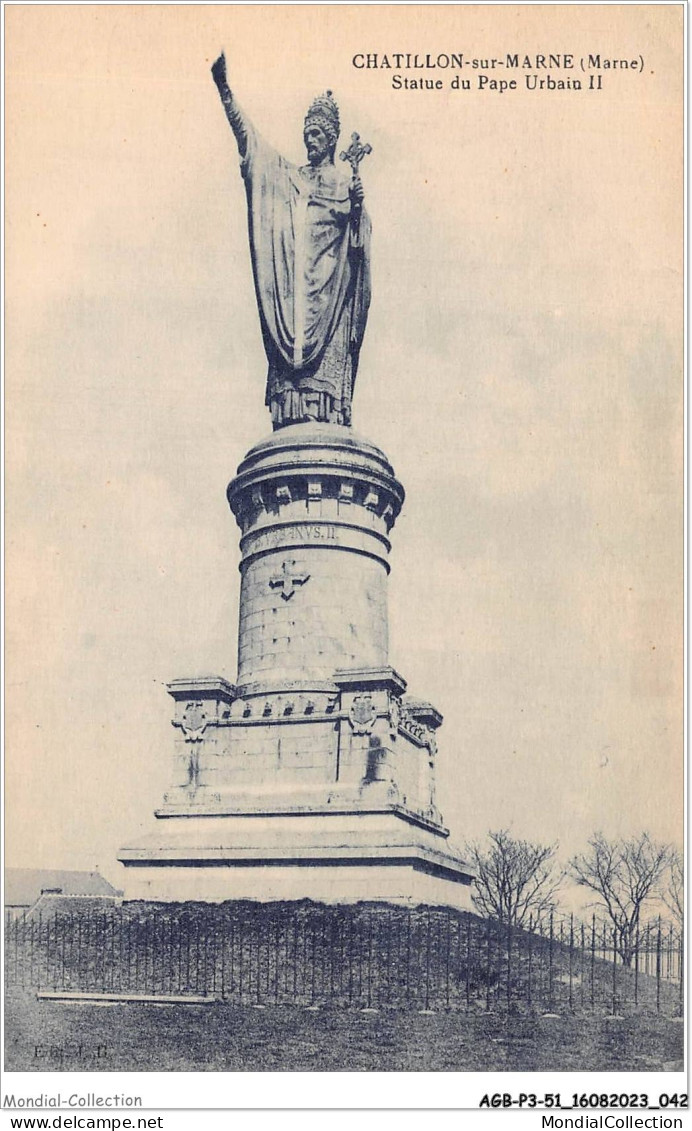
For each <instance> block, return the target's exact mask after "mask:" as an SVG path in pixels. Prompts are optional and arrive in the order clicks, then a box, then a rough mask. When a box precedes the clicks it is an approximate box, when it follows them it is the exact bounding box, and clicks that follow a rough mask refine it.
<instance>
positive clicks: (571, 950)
mask: <svg viewBox="0 0 692 1131" xmlns="http://www.w3.org/2000/svg"><path fill="white" fill-rule="evenodd" d="M573 965H574V913H571V914H570V917H569V1008H570V1010H573V1009H574V994H573V978H574V970H573Z"/></svg>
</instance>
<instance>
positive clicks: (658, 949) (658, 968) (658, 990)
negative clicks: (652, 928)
mask: <svg viewBox="0 0 692 1131" xmlns="http://www.w3.org/2000/svg"><path fill="white" fill-rule="evenodd" d="M660 1008H661V916H660V915H659V917H658V929H657V932H656V1012H657V1013H658V1012H659V1011H660Z"/></svg>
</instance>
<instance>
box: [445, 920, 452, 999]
mask: <svg viewBox="0 0 692 1131" xmlns="http://www.w3.org/2000/svg"><path fill="white" fill-rule="evenodd" d="M451 948H452V924H451V916H450V911H449V908H447V954H446V957H445V1006H446V1008H447V1009H449V962H450V950H451Z"/></svg>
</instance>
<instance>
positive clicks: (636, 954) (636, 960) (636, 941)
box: [634, 921, 639, 1009]
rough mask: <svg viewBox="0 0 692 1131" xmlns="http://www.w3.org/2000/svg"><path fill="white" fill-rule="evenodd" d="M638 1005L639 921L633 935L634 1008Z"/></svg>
mask: <svg viewBox="0 0 692 1131" xmlns="http://www.w3.org/2000/svg"><path fill="white" fill-rule="evenodd" d="M638 1005H639V922H638V921H637V933H636V935H635V936H634V1008H635V1009H636V1008H637V1006H638Z"/></svg>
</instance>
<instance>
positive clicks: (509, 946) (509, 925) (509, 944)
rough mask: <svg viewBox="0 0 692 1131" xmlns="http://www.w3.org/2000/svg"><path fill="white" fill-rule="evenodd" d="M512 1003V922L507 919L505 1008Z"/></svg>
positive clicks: (509, 918)
mask: <svg viewBox="0 0 692 1131" xmlns="http://www.w3.org/2000/svg"><path fill="white" fill-rule="evenodd" d="M511 1003H512V920H511V917H508V919H507V1008H508V1009H509V1007H510V1005H511Z"/></svg>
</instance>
